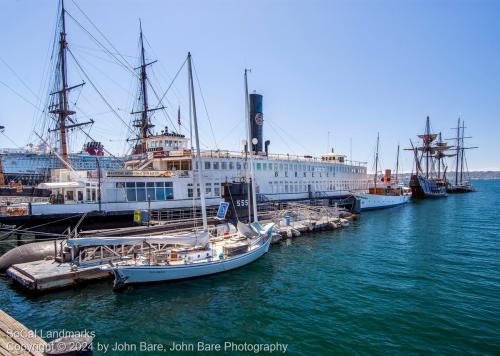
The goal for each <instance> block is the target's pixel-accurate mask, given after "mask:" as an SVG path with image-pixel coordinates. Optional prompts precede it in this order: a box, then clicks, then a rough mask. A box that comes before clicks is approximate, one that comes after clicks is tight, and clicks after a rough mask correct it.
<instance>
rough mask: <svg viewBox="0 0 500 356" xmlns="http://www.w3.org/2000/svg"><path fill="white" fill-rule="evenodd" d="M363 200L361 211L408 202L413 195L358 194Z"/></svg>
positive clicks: (385, 207)
mask: <svg viewBox="0 0 500 356" xmlns="http://www.w3.org/2000/svg"><path fill="white" fill-rule="evenodd" d="M356 197H357V198H359V200H360V202H361V211H366V210H375V209H387V208H392V207H395V206H399V205H403V204H406V203H408V202H409V201H410V199H411V195H408V194H401V195H381V194H369V193H366V194H363V193H362V194H357V195H356Z"/></svg>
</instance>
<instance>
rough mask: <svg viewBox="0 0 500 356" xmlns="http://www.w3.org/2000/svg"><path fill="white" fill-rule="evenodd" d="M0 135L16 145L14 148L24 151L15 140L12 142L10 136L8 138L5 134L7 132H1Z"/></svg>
mask: <svg viewBox="0 0 500 356" xmlns="http://www.w3.org/2000/svg"><path fill="white" fill-rule="evenodd" d="M0 134H2V136H4V137H5V138H6V139H7V140H9V141H10V142H11V143H12V144H14V146H16V147H17V148H20V149H22V147H21V146H19V145H18V144H17V143H15V142H14V140H12V139H11V138H10V137H9V136H7V135H6V134H5V132H2V131H0Z"/></svg>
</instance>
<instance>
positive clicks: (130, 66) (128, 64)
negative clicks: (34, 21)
mask: <svg viewBox="0 0 500 356" xmlns="http://www.w3.org/2000/svg"><path fill="white" fill-rule="evenodd" d="M71 1H72V2H73V4H74V5H75V6H76V8H77V9H78V10H79V11H80V12H81V13H82V14H83V16H85V18H86V19H87V21H88V22H90V24H91V25H92V26H93V27H94V28H95V29H96V30H97V32H99V34H100V35H101V36H102V37H103V38H104V39H105V40H106V42H107V43H108V44H109V45H110V46H111V48H112V49H113V50H114V51H115V52H116V53H117V54H118V55H119V56H120V57H121V58H122V59H123V61H124V62H125V63H126V64H127V66H128V67H129V68H130V69H132V71H133V66H132V65H130V63H129V62H128V61H127V60H126V59H125V57H124V56H123V55H122V54H121V53H120V51H118V50H117V49H116V48H115V46H113V43H112V42H111V41H110V40H108V38H107V37H106V36H105V35H104V33H102V32H101V30H99V28H98V27H97V26H96V24H95V23H94V22H93V21H92V20H91V19H90V18H89V17H88V16H87V14H86V13H85V11H83V10H82V9H81V8H80V6H78V4H77V3H76V2H75V0H71ZM134 73H135V72H134Z"/></svg>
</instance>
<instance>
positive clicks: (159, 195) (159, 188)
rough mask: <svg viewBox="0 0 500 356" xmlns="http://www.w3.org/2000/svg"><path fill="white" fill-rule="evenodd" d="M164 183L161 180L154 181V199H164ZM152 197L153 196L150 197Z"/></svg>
mask: <svg viewBox="0 0 500 356" xmlns="http://www.w3.org/2000/svg"><path fill="white" fill-rule="evenodd" d="M164 186H165V183H163V182H156V183H155V188H156V192H155V195H154V197H155V199H156V200H165V187H164ZM151 199H153V198H151Z"/></svg>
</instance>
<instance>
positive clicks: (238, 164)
mask: <svg viewBox="0 0 500 356" xmlns="http://www.w3.org/2000/svg"><path fill="white" fill-rule="evenodd" d="M236 169H238V170H240V169H241V163H240V162H236Z"/></svg>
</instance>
